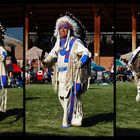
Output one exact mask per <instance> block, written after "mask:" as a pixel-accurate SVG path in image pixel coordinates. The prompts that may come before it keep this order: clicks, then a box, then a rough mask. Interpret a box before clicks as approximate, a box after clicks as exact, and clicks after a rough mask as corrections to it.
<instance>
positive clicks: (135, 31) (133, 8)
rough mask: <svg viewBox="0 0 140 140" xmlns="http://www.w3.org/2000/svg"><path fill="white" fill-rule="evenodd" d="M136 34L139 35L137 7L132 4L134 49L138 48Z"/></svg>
mask: <svg viewBox="0 0 140 140" xmlns="http://www.w3.org/2000/svg"><path fill="white" fill-rule="evenodd" d="M136 36H137V29H136V12H135V7H134V6H132V51H134V50H135V49H136Z"/></svg>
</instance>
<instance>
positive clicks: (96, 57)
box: [93, 6, 100, 65]
mask: <svg viewBox="0 0 140 140" xmlns="http://www.w3.org/2000/svg"><path fill="white" fill-rule="evenodd" d="M93 10H94V62H95V63H96V64H98V65H100V15H97V14H96V10H97V9H96V7H95V6H94V7H93Z"/></svg>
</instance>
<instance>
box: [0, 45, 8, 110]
mask: <svg viewBox="0 0 140 140" xmlns="http://www.w3.org/2000/svg"><path fill="white" fill-rule="evenodd" d="M6 56H7V52H6V50H5V49H4V48H3V47H2V46H0V111H2V112H5V111H6V106H7V89H6V88H5V86H6V85H7V76H6V70H5V65H4V61H5V59H6Z"/></svg>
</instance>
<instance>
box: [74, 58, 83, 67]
mask: <svg viewBox="0 0 140 140" xmlns="http://www.w3.org/2000/svg"><path fill="white" fill-rule="evenodd" d="M75 67H76V68H77V69H79V68H81V67H82V62H81V61H80V60H79V61H77V62H76V64H75Z"/></svg>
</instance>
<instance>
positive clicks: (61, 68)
mask: <svg viewBox="0 0 140 140" xmlns="http://www.w3.org/2000/svg"><path fill="white" fill-rule="evenodd" d="M66 70H67V67H59V68H58V71H60V72H62V71H66Z"/></svg>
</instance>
